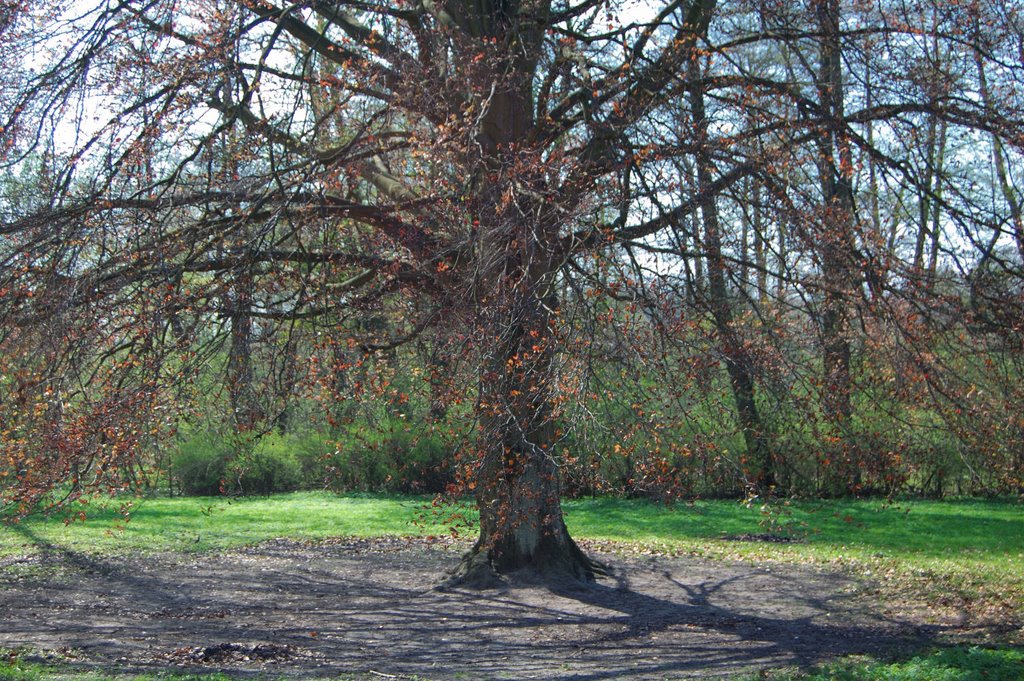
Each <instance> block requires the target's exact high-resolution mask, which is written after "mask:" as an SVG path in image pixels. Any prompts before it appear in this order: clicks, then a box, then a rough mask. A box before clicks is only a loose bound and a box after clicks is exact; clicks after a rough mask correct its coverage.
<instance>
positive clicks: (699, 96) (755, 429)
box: [687, 59, 775, 493]
mask: <svg viewBox="0 0 1024 681" xmlns="http://www.w3.org/2000/svg"><path fill="white" fill-rule="evenodd" d="M688 71H689V72H688V74H687V75H688V76H689V80H690V83H691V86H690V93H689V94H690V108H691V111H692V114H693V124H694V128H695V134H696V136H697V148H698V151H697V191H698V192H699V193H700V194H701V195H703V196H712V194H713V193H712V191H711V189H710V188H711V185H712V182H713V177H712V167H711V157H710V150H709V149H708V148H707V125H708V122H707V116H706V114H705V108H704V92H703V90H702V89H701V85H700V83H701V75H702V74H701V67H700V62H699V61H698V60H696V59H693V60H690V63H689V66H688ZM701 215H702V216H703V218H704V225H703V227H704V229H703V233H704V251H705V253H706V254H707V259H708V263H707V265H708V267H707V276H708V295H709V301H710V307H711V315H712V317H713V318H714V321H715V330H716V331H717V332H718V336H719V338H720V339H721V343H722V355H723V356H724V357H725V367H726V371H727V372H728V374H729V383H730V385H731V386H732V393H733V399H734V400H735V401H736V411H737V414H738V416H739V422H740V428H741V429H742V431H743V440H744V444H745V445H746V449H747V456H748V457H749V459H750V460H751V461H752V462H753V464H754V472H753V476H752V478H753V479H752V480H750V481H749V483H750V484H751V485H752V486H753V487H754V488H755V489H756V490H757V491H758V493H764V492H768V491H770V490H771V488H773V487H774V486H775V470H774V466H773V462H772V456H771V452H770V451H769V449H768V443H767V442H766V441H765V434H764V427H763V425H762V423H761V416H760V414H759V413H758V410H757V402H756V401H755V399H754V385H755V384H754V375H753V371H752V370H751V361H750V357H749V355H748V354H747V352H746V351H745V350H744V347H743V339H742V338H741V337H740V334H739V333H738V332H737V330H736V325H735V323H734V320H733V315H732V307H731V305H730V302H729V292H728V288H727V287H726V282H725V258H724V257H723V255H722V234H721V227H720V225H719V221H718V207H717V205H716V203H715V202H714V200H708V201H707V202H706V203H704V205H703V206H702V207H701ZM745 246H746V244H744V247H745ZM743 282H744V285H745V283H746V277H745V276H744V277H743Z"/></svg>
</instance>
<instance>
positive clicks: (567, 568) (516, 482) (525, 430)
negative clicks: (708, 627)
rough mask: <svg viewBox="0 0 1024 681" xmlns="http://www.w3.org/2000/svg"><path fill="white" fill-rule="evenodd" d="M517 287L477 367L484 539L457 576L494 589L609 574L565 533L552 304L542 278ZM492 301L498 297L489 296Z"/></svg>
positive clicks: (495, 320) (495, 317)
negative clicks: (514, 578)
mask: <svg viewBox="0 0 1024 681" xmlns="http://www.w3.org/2000/svg"><path fill="white" fill-rule="evenodd" d="M531 278H532V277H530V276H529V275H527V276H526V277H524V280H521V281H520V282H519V284H517V285H512V286H511V289H512V290H511V291H509V293H510V296H508V297H507V298H506V299H508V298H511V300H509V301H508V302H507V303H506V304H505V305H501V306H500V307H499V308H497V309H493V308H492V310H491V320H490V323H489V324H488V325H487V326H488V328H489V329H490V330H491V331H492V333H490V334H488V336H487V337H488V338H490V339H492V340H494V341H495V342H494V344H493V345H492V346H491V349H490V351H489V352H488V353H487V354H486V357H485V359H484V361H483V363H482V365H481V375H480V389H479V390H480V397H479V401H478V404H477V410H478V418H479V423H480V450H481V459H480V464H479V466H478V468H477V472H476V479H475V481H474V482H475V485H476V489H475V492H476V500H477V505H478V508H479V511H480V537H479V539H478V540H477V542H476V545H475V546H474V547H473V549H472V550H471V551H470V552H469V553H468V554H466V556H465V557H464V558H463V561H462V563H461V565H460V566H459V568H458V570H457V571H456V573H455V576H454V578H453V580H452V583H454V584H459V585H465V586H473V587H488V586H492V585H494V584H496V583H497V582H498V579H499V578H498V575H500V574H507V573H511V572H517V571H528V572H531V573H534V574H535V575H537V576H539V577H541V578H542V579H544V580H545V581H548V582H559V581H565V580H568V581H574V582H587V581H591V580H593V579H594V578H595V576H597V575H602V574H607V571H606V570H605V568H604V567H603V566H601V565H600V564H598V563H596V562H595V561H592V560H590V559H589V558H587V557H586V556H585V555H584V554H583V552H582V551H580V549H579V547H578V546H577V545H576V543H575V542H574V541H573V540H572V538H571V537H570V536H569V532H568V530H567V529H566V526H565V522H564V519H563V517H562V508H561V495H560V493H561V490H560V485H559V471H558V467H557V464H556V462H555V461H554V459H553V458H552V455H551V451H552V447H553V445H554V440H555V432H556V425H555V414H554V412H553V408H552V401H551V397H552V395H551V391H552V382H553V380H554V376H553V375H552V370H553V363H552V359H553V342H552V341H551V326H550V325H551V320H550V315H551V312H550V311H551V310H553V309H554V308H555V306H556V305H557V301H555V300H554V296H544V295H543V292H542V289H541V286H543V284H544V283H545V282H543V281H534V282H532V283H531V284H530V285H524V284H526V281H525V280H527V279H531ZM492 304H493V303H492Z"/></svg>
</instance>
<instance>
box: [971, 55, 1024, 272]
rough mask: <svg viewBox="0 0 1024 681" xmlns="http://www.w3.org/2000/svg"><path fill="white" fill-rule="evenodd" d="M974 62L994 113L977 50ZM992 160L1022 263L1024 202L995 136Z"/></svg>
mask: <svg viewBox="0 0 1024 681" xmlns="http://www.w3.org/2000/svg"><path fill="white" fill-rule="evenodd" d="M1021 45H1024V40H1022V41H1021ZM974 62H975V64H976V66H977V69H978V84H979V87H980V89H981V100H982V104H984V106H985V110H986V111H988V112H990V113H994V112H995V106H994V105H993V103H992V95H991V93H990V92H989V87H988V78H987V76H986V74H985V63H984V62H983V61H982V59H981V54H980V53H979V52H978V51H977V50H976V51H975V52H974ZM992 160H993V161H994V163H995V167H996V179H997V180H998V181H999V189H1000V191H1001V192H1002V194H1003V199H1004V200H1005V201H1006V203H1007V205H1008V206H1009V209H1010V223H1011V224H1012V226H1013V241H1014V243H1015V244H1016V245H1017V252H1018V253H1019V254H1020V258H1021V261H1024V206H1022V203H1024V200H1022V198H1021V197H1020V196H1019V195H1018V193H1017V192H1016V191H1015V190H1014V188H1013V184H1012V183H1011V182H1010V177H1009V173H1008V172H1007V169H1006V156H1005V155H1004V154H1003V145H1002V141H1001V140H1000V139H999V137H998V136H997V135H992Z"/></svg>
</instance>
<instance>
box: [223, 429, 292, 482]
mask: <svg viewBox="0 0 1024 681" xmlns="http://www.w3.org/2000/svg"><path fill="white" fill-rule="evenodd" d="M228 472H229V474H230V476H231V477H230V480H229V481H228V482H230V486H228V488H227V489H228V491H229V492H237V493H239V494H272V493H274V492H291V491H294V490H296V489H298V488H299V487H301V486H302V482H303V480H302V466H301V464H300V463H299V459H298V457H296V455H295V445H294V442H293V441H292V440H291V438H287V437H283V436H280V435H277V434H276V433H274V434H270V435H266V436H264V437H262V438H260V439H259V440H258V441H257V442H255V443H253V444H250V445H249V446H245V445H244V444H243V446H242V447H241V448H240V451H239V452H238V453H237V454H236V456H235V458H234V459H233V460H232V461H231V464H230V465H229V466H228Z"/></svg>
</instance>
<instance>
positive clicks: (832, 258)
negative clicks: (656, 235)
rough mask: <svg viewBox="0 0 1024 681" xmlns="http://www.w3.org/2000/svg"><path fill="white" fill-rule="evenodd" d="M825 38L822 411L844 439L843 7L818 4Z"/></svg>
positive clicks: (848, 179) (847, 188)
mask: <svg viewBox="0 0 1024 681" xmlns="http://www.w3.org/2000/svg"><path fill="white" fill-rule="evenodd" d="M815 11H816V13H817V19H818V25H819V27H820V30H821V33H822V43H821V53H820V72H819V77H818V84H817V85H818V93H819V97H820V98H821V109H822V111H823V112H824V115H825V117H826V120H825V125H826V126H827V128H826V130H825V131H823V132H824V133H825V134H823V135H822V136H821V138H820V140H819V171H820V174H821V182H822V193H823V198H824V202H823V203H824V213H823V220H824V223H823V224H824V227H825V233H824V234H822V240H821V241H822V243H821V275H822V276H821V278H822V288H823V291H822V298H823V301H822V313H821V333H822V341H823V343H822V344H823V362H822V363H823V373H824V384H823V393H822V407H823V410H824V412H825V416H826V418H828V419H829V420H830V421H831V423H832V425H833V427H834V428H835V430H836V431H837V434H838V436H839V437H840V438H843V437H844V436H845V434H846V429H847V427H848V424H849V421H850V416H851V415H852V412H853V408H852V401H851V394H850V391H851V388H852V382H851V378H850V357H851V352H850V339H849V326H850V320H849V316H850V314H849V310H848V309H847V306H848V305H849V298H850V296H851V292H852V291H853V288H854V281H853V280H854V277H853V272H852V270H851V266H850V259H851V253H852V251H853V249H854V247H855V243H854V234H853V229H852V225H853V220H854V203H853V184H852V175H853V157H852V153H851V149H850V140H849V136H848V135H847V134H846V129H845V125H846V123H845V121H844V115H845V114H844V113H843V110H844V106H843V75H842V62H841V59H840V57H841V48H840V43H839V35H840V31H839V19H840V17H839V2H838V0H820V1H819V2H816V3H815Z"/></svg>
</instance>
